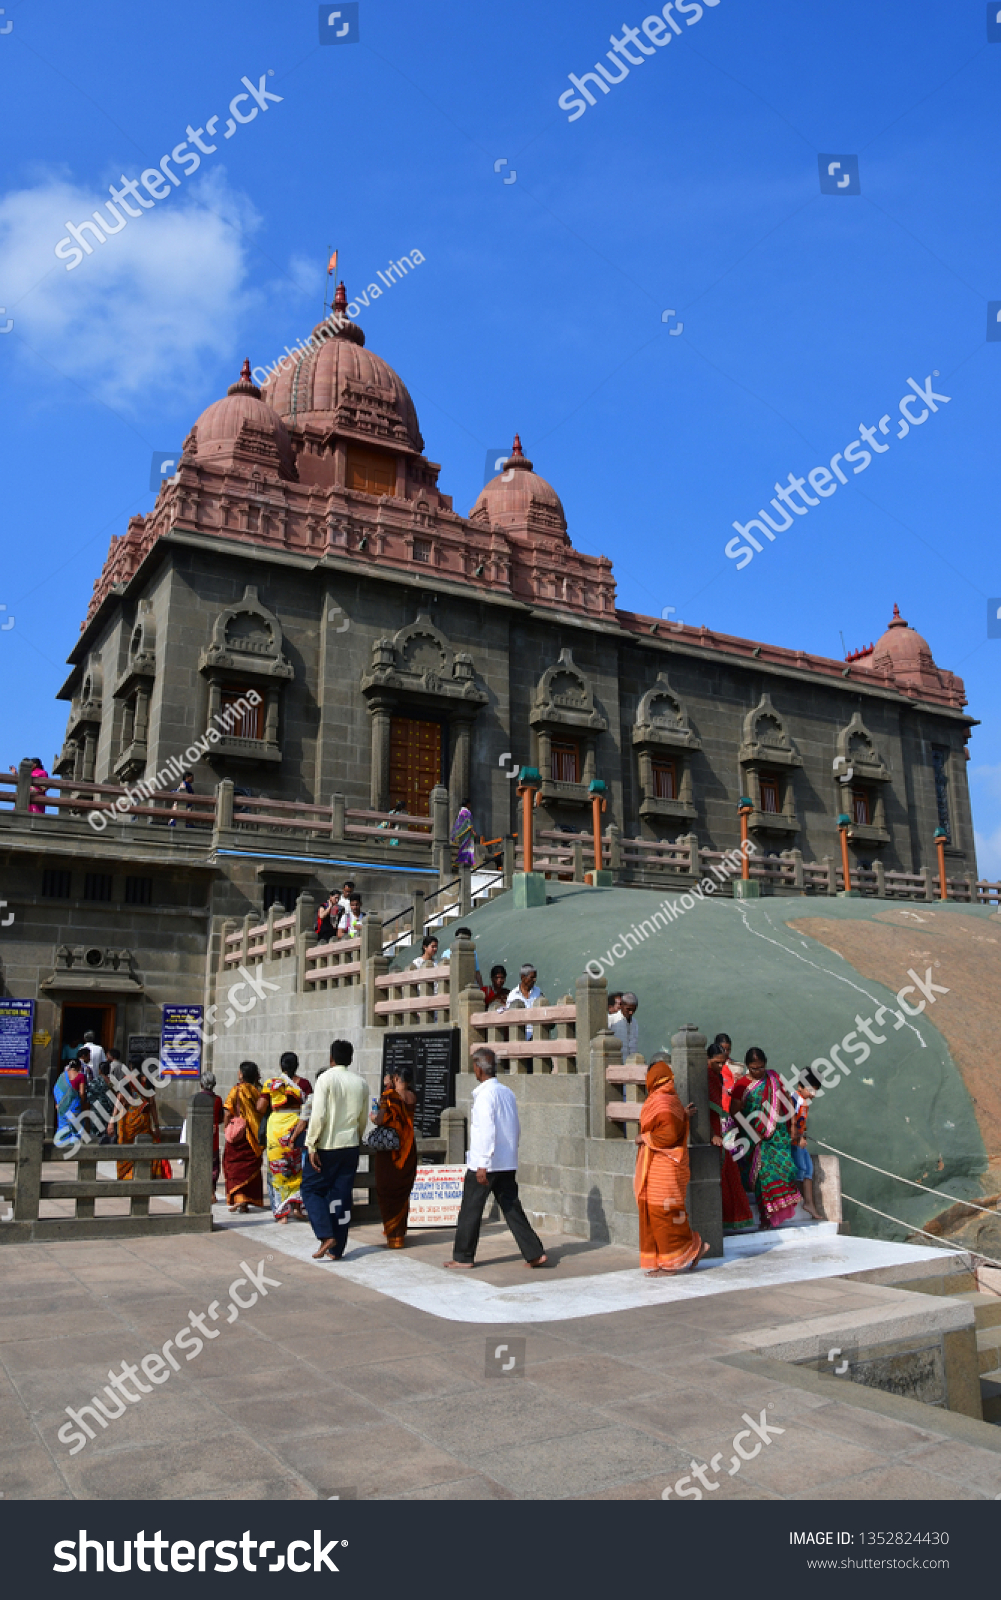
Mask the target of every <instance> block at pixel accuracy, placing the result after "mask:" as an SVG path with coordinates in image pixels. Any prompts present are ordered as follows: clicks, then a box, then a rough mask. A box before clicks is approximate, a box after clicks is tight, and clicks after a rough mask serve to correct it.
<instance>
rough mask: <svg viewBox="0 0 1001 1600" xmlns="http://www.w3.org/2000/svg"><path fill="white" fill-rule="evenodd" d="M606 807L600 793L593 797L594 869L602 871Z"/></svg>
mask: <svg viewBox="0 0 1001 1600" xmlns="http://www.w3.org/2000/svg"><path fill="white" fill-rule="evenodd" d="M604 809H605V802H604V800H603V799H602V797H601V795H600V794H596V795H592V797H591V818H592V824H593V828H594V870H595V872H600V871H601V813H602V812H603V811H604Z"/></svg>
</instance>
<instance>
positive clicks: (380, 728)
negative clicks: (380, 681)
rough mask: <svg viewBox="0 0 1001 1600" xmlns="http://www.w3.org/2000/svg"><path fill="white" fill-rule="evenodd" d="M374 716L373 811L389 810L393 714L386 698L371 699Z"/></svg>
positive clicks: (371, 709)
mask: <svg viewBox="0 0 1001 1600" xmlns="http://www.w3.org/2000/svg"><path fill="white" fill-rule="evenodd" d="M368 710H369V715H370V717H371V718H372V787H371V791H370V803H371V806H372V810H373V811H388V810H389V723H390V717H391V715H392V710H391V706H390V703H389V702H388V701H386V700H370V701H369V707H368Z"/></svg>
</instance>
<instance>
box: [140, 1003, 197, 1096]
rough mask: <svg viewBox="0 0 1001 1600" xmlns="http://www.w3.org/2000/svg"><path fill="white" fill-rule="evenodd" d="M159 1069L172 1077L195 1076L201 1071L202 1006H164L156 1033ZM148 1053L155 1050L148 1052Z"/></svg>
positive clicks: (152, 1052)
mask: <svg viewBox="0 0 1001 1600" xmlns="http://www.w3.org/2000/svg"><path fill="white" fill-rule="evenodd" d="M159 1042H160V1062H161V1067H162V1070H163V1071H164V1072H166V1073H169V1074H170V1075H171V1077H175V1078H198V1077H200V1076H201V1070H202V1007H201V1006H164V1008H163V1025H162V1028H161V1032H160V1041H159ZM150 1053H151V1054H152V1055H155V1054H156V1051H155V1050H154V1051H151V1052H150Z"/></svg>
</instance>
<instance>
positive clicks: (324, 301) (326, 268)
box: [320, 244, 333, 322]
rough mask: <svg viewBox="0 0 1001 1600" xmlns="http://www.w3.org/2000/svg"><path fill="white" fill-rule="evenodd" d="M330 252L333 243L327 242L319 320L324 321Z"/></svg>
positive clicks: (331, 252) (331, 251)
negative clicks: (321, 308)
mask: <svg viewBox="0 0 1001 1600" xmlns="http://www.w3.org/2000/svg"><path fill="white" fill-rule="evenodd" d="M332 254H333V245H329V244H328V245H327V264H326V266H325V267H324V269H323V316H322V317H321V318H320V321H321V322H325V321H326V317H327V279H328V278H329V276H330V257H331V255H332Z"/></svg>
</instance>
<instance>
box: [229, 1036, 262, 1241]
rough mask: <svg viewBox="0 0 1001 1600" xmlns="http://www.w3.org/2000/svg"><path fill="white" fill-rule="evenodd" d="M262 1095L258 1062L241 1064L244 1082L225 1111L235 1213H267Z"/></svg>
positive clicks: (232, 1096)
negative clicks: (253, 1208)
mask: <svg viewBox="0 0 1001 1600" xmlns="http://www.w3.org/2000/svg"><path fill="white" fill-rule="evenodd" d="M260 1093H261V1073H260V1069H259V1067H258V1065H257V1062H256V1061H241V1062H240V1082H239V1083H238V1084H236V1086H235V1087H234V1088H232V1089H231V1090H230V1091H229V1094H228V1095H227V1096H226V1104H225V1108H224V1111H223V1129H224V1136H225V1140H226V1148H225V1150H224V1151H223V1157H222V1172H223V1178H224V1179H225V1182H226V1200H227V1203H228V1205H229V1209H230V1210H231V1211H249V1210H250V1208H251V1206H260V1208H261V1210H262V1211H263V1209H264V1183H263V1180H262V1178H261V1141H260V1138H259V1137H258V1134H259V1131H260V1126H261V1114H260V1112H259V1111H258V1109H257V1101H258V1097H259V1096H260Z"/></svg>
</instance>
